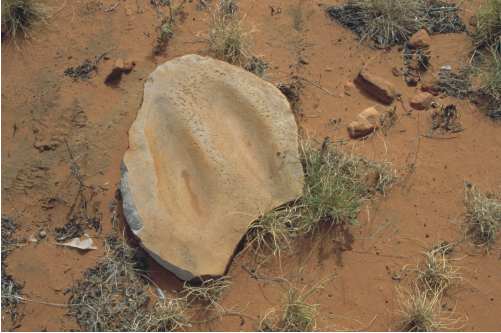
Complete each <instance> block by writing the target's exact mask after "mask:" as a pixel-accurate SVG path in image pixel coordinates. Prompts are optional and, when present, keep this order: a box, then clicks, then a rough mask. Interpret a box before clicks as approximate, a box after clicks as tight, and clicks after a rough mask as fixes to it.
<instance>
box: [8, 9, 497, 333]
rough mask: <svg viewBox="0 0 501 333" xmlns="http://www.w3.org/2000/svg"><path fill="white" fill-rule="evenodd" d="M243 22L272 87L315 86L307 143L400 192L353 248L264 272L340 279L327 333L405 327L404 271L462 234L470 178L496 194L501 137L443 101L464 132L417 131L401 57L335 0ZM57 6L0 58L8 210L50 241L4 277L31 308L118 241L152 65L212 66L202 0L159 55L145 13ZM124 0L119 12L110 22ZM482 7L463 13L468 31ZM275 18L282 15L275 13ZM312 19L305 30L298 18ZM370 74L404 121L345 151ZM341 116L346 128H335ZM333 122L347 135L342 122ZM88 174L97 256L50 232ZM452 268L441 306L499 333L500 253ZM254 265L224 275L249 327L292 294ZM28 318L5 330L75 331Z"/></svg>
mask: <svg viewBox="0 0 501 333" xmlns="http://www.w3.org/2000/svg"><path fill="white" fill-rule="evenodd" d="M240 2H241V13H242V14H243V15H244V25H245V26H246V27H247V28H248V29H249V31H250V38H251V39H252V40H253V52H254V54H256V55H258V56H260V57H263V58H264V59H265V61H266V62H267V63H268V64H269V69H268V71H267V74H266V76H265V79H267V80H269V81H271V82H273V83H275V84H277V83H281V82H282V83H283V82H285V83H286V82H288V81H289V80H290V78H291V76H292V75H299V76H301V77H303V78H305V79H306V81H304V83H305V87H304V89H303V92H302V95H301V101H302V102H301V109H302V113H303V116H302V117H300V118H299V122H300V126H301V127H302V129H303V131H304V133H305V135H307V136H309V137H310V138H316V139H318V140H322V139H323V138H324V137H325V136H329V137H330V138H331V139H332V141H333V142H336V141H340V142H345V145H344V146H343V149H344V150H346V151H352V152H354V153H357V154H361V155H363V156H366V157H367V158H370V159H373V160H378V161H389V162H391V163H392V165H393V167H394V168H395V169H396V170H397V171H398V174H399V176H400V178H399V182H398V183H397V184H396V185H395V186H394V188H393V189H392V190H391V192H390V193H388V195H387V196H386V197H384V198H382V197H381V198H377V199H376V200H375V201H374V202H371V203H369V204H367V205H366V207H364V209H363V210H362V212H361V214H360V217H359V222H360V223H359V224H358V225H356V226H353V227H351V229H350V230H351V234H352V235H353V237H354V243H353V244H352V249H351V250H346V248H345V249H340V246H339V242H340V240H339V239H341V241H342V235H333V236H332V237H323V238H322V237H319V238H315V239H312V240H305V241H304V242H302V244H301V246H299V247H298V249H297V253H295V254H294V255H290V256H287V255H284V256H282V257H281V258H280V260H278V259H276V258H275V259H270V262H268V263H267V264H265V265H264V266H263V267H262V268H261V270H260V272H261V273H262V274H263V275H264V276H267V277H272V276H275V277H277V276H278V277H284V278H287V279H289V280H290V281H294V282H295V283H296V284H298V285H300V286H302V285H304V286H311V285H313V284H315V283H317V282H319V281H321V280H322V279H325V278H327V277H332V278H331V279H330V280H329V282H327V283H326V284H325V286H324V289H322V291H320V292H317V293H315V294H314V295H313V296H312V298H311V299H310V301H311V302H313V303H317V304H319V316H318V322H317V328H318V329H319V330H336V329H348V330H381V331H383V330H389V329H392V328H395V326H394V325H395V323H396V320H397V319H398V289H399V287H403V286H406V285H407V284H408V283H409V282H410V279H408V278H406V276H405V275H403V276H402V277H401V278H399V279H395V274H397V275H398V274H399V272H401V270H402V268H403V267H404V266H406V265H408V266H415V265H416V264H417V263H418V262H419V261H420V260H422V256H421V254H422V252H423V251H425V250H427V249H429V248H431V247H432V246H433V245H436V244H437V243H440V242H441V241H455V240H457V239H460V238H461V237H462V236H463V230H462V227H461V226H462V221H463V214H464V204H463V197H464V192H463V186H464V185H463V184H464V181H465V180H467V181H470V182H472V183H474V184H476V185H477V186H478V187H479V188H480V189H482V190H483V191H496V190H497V191H499V190H500V189H501V177H500V173H499V170H500V166H501V127H500V126H501V125H499V124H496V123H494V122H492V121H491V120H489V119H488V118H487V117H486V116H485V115H483V114H482V113H480V112H478V110H476V108H475V107H474V106H473V105H471V104H470V103H468V102H466V101H460V100H456V99H453V98H444V99H441V100H440V103H443V104H446V103H454V104H456V105H457V107H458V108H459V110H460V111H461V113H462V118H461V121H462V124H463V126H464V128H465V131H463V132H461V133H459V134H456V135H454V137H452V138H449V139H445V140H444V139H430V138H427V137H424V136H422V135H424V134H427V133H428V130H429V128H430V122H431V120H430V111H412V112H407V111H408V110H410V108H409V107H408V106H406V104H407V102H408V100H409V98H411V97H412V96H413V95H414V94H415V92H416V91H417V88H413V87H407V86H406V85H405V83H404V81H403V79H402V77H395V76H394V75H393V74H392V68H393V67H401V66H402V57H401V52H400V51H399V50H398V48H393V49H391V50H376V49H373V48H371V47H369V46H368V45H366V44H360V43H359V42H358V41H357V40H356V37H355V35H353V34H352V33H351V32H350V31H347V30H345V29H344V28H342V27H341V26H339V25H337V24H336V23H334V22H332V21H331V20H330V19H329V18H328V17H327V16H326V15H325V12H324V9H325V7H326V6H328V5H331V4H336V3H339V1H333V0H326V1H323V2H322V3H318V2H316V1H306V0H304V1H295V0H281V1H280V0H270V1H258V0H245V1H244V0H242V1H240ZM46 3H47V5H48V6H49V7H50V8H51V17H50V18H49V19H48V22H47V24H45V25H42V26H39V27H37V28H36V29H34V30H33V32H32V38H31V40H30V41H29V42H22V43H20V44H19V45H18V46H19V47H18V48H16V47H15V46H14V45H13V44H12V43H11V44H7V45H3V47H2V137H1V138H2V209H3V210H2V214H4V215H7V216H9V217H11V218H13V219H14V221H15V222H16V223H17V224H18V225H19V229H18V231H17V234H16V237H18V238H23V237H24V238H26V239H29V238H30V236H32V235H34V234H36V233H38V232H39V231H40V230H45V231H47V232H48V234H49V236H48V237H47V239H45V240H42V241H40V242H38V243H32V242H27V243H25V244H24V245H22V246H21V247H20V248H18V249H16V250H15V251H13V252H12V254H10V256H9V257H8V259H7V265H8V270H9V273H10V274H12V275H13V276H14V278H15V279H16V280H17V281H19V282H21V283H23V284H24V289H23V294H24V295H25V297H27V298H29V299H32V300H39V301H44V302H51V303H61V304H65V303H66V302H67V301H68V297H69V294H67V293H65V289H66V288H70V287H71V286H72V285H73V283H74V282H75V281H76V280H78V279H79V278H80V277H81V276H82V273H83V272H84V271H85V270H86V269H87V268H89V267H91V266H93V265H94V264H95V263H96V260H98V258H99V257H100V256H102V255H103V250H102V248H103V240H104V237H105V235H106V233H107V232H109V231H110V230H111V222H110V221H111V216H110V204H111V203H112V202H113V199H114V197H115V192H116V190H117V188H118V183H119V176H120V174H119V166H120V161H121V158H122V156H123V154H124V152H125V150H126V149H127V145H128V138H127V131H128V128H129V127H130V125H131V123H132V122H133V121H134V119H135V116H136V112H137V110H138V109H139V106H140V104H141V100H142V93H143V84H144V80H145V78H146V77H147V76H148V74H149V73H150V72H151V71H152V70H153V69H154V68H155V67H156V65H157V64H160V63H163V62H164V61H166V60H169V59H172V58H174V57H177V56H180V55H184V54H189V53H198V54H202V55H205V54H207V32H208V21H209V12H208V11H207V10H203V9H200V8H198V1H190V2H188V3H187V5H186V7H185V9H184V12H185V14H186V15H185V18H184V20H183V21H182V22H180V23H179V25H178V27H177V28H176V30H175V36H174V38H173V39H172V40H171V42H170V44H169V46H168V48H167V52H166V53H165V54H163V55H161V56H157V57H153V56H152V55H151V50H152V47H153V44H154V40H155V38H156V36H157V31H156V30H155V29H156V27H157V26H158V25H159V22H160V17H159V16H158V15H157V14H156V13H155V11H154V9H153V7H152V6H151V5H150V3H149V1H146V0H120V1H109V0H102V1H46ZM116 3H118V4H119V5H118V6H117V7H116V8H115V9H114V10H112V11H108V10H107V9H110V8H112V7H113V6H114V5H115V4H116ZM479 3H481V1H466V2H464V4H463V12H462V15H463V16H464V17H465V21H466V22H468V21H467V19H468V17H469V16H471V14H472V10H474V9H475V8H476V7H477V5H478V4H479ZM271 7H273V8H275V9H278V8H280V9H281V11H280V13H279V14H275V15H271V9H270V8H271ZM298 13H302V14H301V15H302V16H301V17H302V21H301V22H302V23H301V24H300V27H299V29H294V27H293V23H294V17H296V19H297V15H298ZM469 47H470V39H469V37H468V36H467V35H466V34H465V33H461V34H445V35H436V36H433V37H432V46H431V53H432V59H431V64H432V68H431V69H430V70H429V72H428V74H427V75H428V76H429V75H432V73H433V72H436V71H437V70H438V69H439V68H440V66H442V65H445V64H450V65H452V66H453V68H459V66H460V64H461V63H464V62H465V61H466V60H467V58H468V52H469ZM105 52H107V57H109V59H106V58H105V59H103V60H102V61H101V62H99V64H98V72H97V73H96V75H95V76H93V77H92V78H91V79H89V80H84V81H82V80H77V81H74V80H73V79H71V78H69V77H67V76H65V75H64V71H65V69H66V68H68V67H70V66H77V65H80V64H81V63H82V62H83V61H84V60H85V59H91V60H92V59H94V58H95V57H97V56H99V55H101V54H103V53H105ZM117 58H124V59H128V60H133V61H135V63H136V67H135V68H134V70H133V71H132V72H131V73H130V74H128V75H126V76H124V78H123V79H122V81H121V82H120V85H119V86H118V87H116V88H112V87H109V86H106V85H105V84H104V80H105V78H106V75H107V74H108V73H109V72H110V70H111V68H112V66H113V62H114V61H115V59H117ZM365 64H370V65H371V67H372V68H373V69H374V70H375V72H376V73H377V74H378V75H380V76H381V77H384V78H385V79H387V80H389V81H390V82H392V83H393V84H394V85H395V86H396V87H397V88H398V90H399V92H400V93H401V94H402V100H403V103H399V102H397V103H396V106H397V112H398V115H399V119H398V122H397V123H396V125H395V126H394V127H393V128H392V129H391V130H390V131H389V133H388V135H386V136H384V135H382V134H381V133H378V134H377V135H375V136H373V137H371V138H370V139H368V140H365V141H358V140H350V139H349V138H348V135H347V132H346V125H347V124H348V123H349V122H350V121H351V120H353V119H354V117H355V116H356V114H358V112H360V111H362V110H363V109H364V108H366V107H369V106H372V105H376V104H377V102H375V101H373V100H371V99H370V98H368V97H367V96H365V95H364V94H363V93H361V92H360V91H358V90H357V89H354V90H352V92H351V94H350V96H348V95H346V94H345V88H344V86H345V83H346V82H347V81H351V80H353V79H354V77H355V76H356V74H357V73H358V71H359V70H360V68H361V67H362V66H363V65H365ZM333 120H338V121H337V122H334V121H333ZM334 123H336V124H334ZM75 165H77V166H78V168H79V173H80V175H81V176H82V179H83V180H84V183H85V185H87V186H91V187H92V190H90V191H91V192H93V198H92V200H91V208H92V209H93V210H94V211H95V213H96V214H97V216H100V217H101V221H102V228H103V230H102V232H101V233H91V234H92V235H93V236H95V237H96V240H97V244H98V246H99V248H100V249H99V250H96V251H90V252H87V253H84V254H81V253H79V252H77V251H75V250H73V249H68V248H62V247H58V246H57V245H55V239H54V234H53V233H54V229H55V228H56V227H61V226H63V225H64V224H65V223H66V222H67V215H68V213H69V210H70V207H71V206H72V204H73V202H74V200H75V197H76V195H77V193H78V191H79V189H80V188H81V187H80V185H79V182H78V180H77V178H76V177H75V176H74V173H73V174H72V172H71V170H72V166H75ZM453 257H454V258H456V259H457V265H458V266H459V267H460V268H461V272H462V274H463V276H464V280H463V281H462V283H461V285H460V286H459V287H457V288H454V289H453V290H451V291H450V292H449V293H448V295H447V297H446V299H445V300H444V302H445V303H446V305H445V306H444V308H445V309H454V310H455V311H456V313H457V314H458V315H460V316H462V317H463V318H464V320H463V322H462V323H463V325H464V326H463V327H462V329H465V330H482V331H495V330H500V329H501V324H500V321H499V313H501V279H500V278H499V277H500V276H501V250H500V248H499V244H498V245H497V246H495V247H494V248H493V249H492V250H491V251H490V252H489V253H485V252H484V251H480V250H478V249H475V248H474V247H473V246H472V245H471V244H468V243H463V244H462V245H460V246H459V247H457V248H456V249H455V250H454V253H453ZM253 259H254V258H253V255H252V253H250V252H249V253H243V254H241V255H239V256H237V257H236V258H235V260H234V261H233V263H232V264H231V266H230V268H229V272H228V274H229V275H230V276H231V277H232V281H233V283H232V286H231V288H230V289H229V290H228V291H227V292H226V294H225V295H224V298H223V300H222V305H223V306H225V307H228V308H235V309H238V310H239V311H242V312H245V313H247V314H248V315H250V316H255V317H257V316H261V317H262V316H263V315H265V314H266V313H267V312H268V311H270V310H271V309H273V308H275V309H276V308H277V307H278V306H279V305H280V303H281V301H282V297H283V291H284V289H283V286H282V285H281V284H279V283H274V282H270V281H269V280H266V279H264V280H263V279H256V278H255V277H253V276H251V275H250V274H249V273H248V268H249V267H251V265H252V263H253ZM150 274H151V276H152V277H153V278H154V280H155V281H156V282H157V283H158V284H159V285H160V286H161V287H163V288H165V289H166V290H171V289H173V288H176V287H178V286H179V281H177V280H176V279H175V278H174V277H173V276H172V275H171V274H169V273H168V272H166V271H163V270H162V269H161V268H159V267H157V266H153V268H152V271H151V272H150ZM19 311H20V313H21V314H22V318H21V319H20V320H19V321H18V322H17V323H16V324H15V325H13V324H12V323H11V322H10V321H9V320H8V318H5V320H4V318H2V324H3V330H10V329H13V328H15V329H16V330H25V331H31V330H45V329H46V330H57V331H60V330H70V329H79V327H78V325H77V324H76V322H75V321H74V319H73V318H72V317H70V316H68V315H66V313H67V309H66V308H64V307H57V306H47V305H43V304H38V303H35V302H27V303H25V304H22V305H21V306H20V307H19ZM196 328H197V329H202V330H253V329H255V323H253V322H252V321H250V320H246V321H242V320H241V319H240V318H238V317H223V318H222V319H221V320H219V321H216V322H212V323H210V324H208V325H204V326H200V327H196Z"/></svg>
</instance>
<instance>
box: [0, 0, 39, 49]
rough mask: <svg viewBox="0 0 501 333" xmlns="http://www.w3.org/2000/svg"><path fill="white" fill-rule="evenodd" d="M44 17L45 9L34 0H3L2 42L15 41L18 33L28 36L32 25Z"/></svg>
mask: <svg viewBox="0 0 501 333" xmlns="http://www.w3.org/2000/svg"><path fill="white" fill-rule="evenodd" d="M46 15H47V14H46V10H45V8H44V7H43V6H42V5H41V4H39V3H38V2H37V1H35V0H3V1H2V40H3V39H4V38H7V37H9V38H12V39H16V36H17V34H18V33H23V34H24V36H28V35H29V29H30V28H31V26H32V24H33V23H34V22H35V21H38V20H43V19H44V18H45V17H46Z"/></svg>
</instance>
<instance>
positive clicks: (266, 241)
mask: <svg viewBox="0 0 501 333" xmlns="http://www.w3.org/2000/svg"><path fill="white" fill-rule="evenodd" d="M301 152H302V161H303V168H304V172H305V188H304V194H303V196H302V197H301V198H300V199H298V200H296V201H294V202H292V203H290V204H289V205H286V206H284V207H282V208H280V209H278V210H274V211H272V212H270V213H268V214H266V215H264V216H263V217H261V218H260V219H259V220H257V221H256V222H255V223H253V224H252V226H251V228H250V232H249V234H248V240H249V241H250V242H251V243H253V244H255V245H257V248H258V249H264V248H268V249H272V251H273V252H274V253H278V252H280V250H281V249H284V248H287V247H288V246H289V245H290V241H291V239H293V238H295V237H297V236H301V235H306V234H309V233H312V232H314V231H316V230H318V227H319V226H320V225H321V224H324V223H325V224H353V223H356V221H357V216H358V213H359V211H360V208H361V206H362V203H363V202H364V201H365V200H367V199H370V198H372V197H373V195H374V194H375V193H377V192H379V193H381V194H384V193H385V191H386V189H387V188H388V187H389V186H390V185H391V183H392V182H393V181H394V179H395V176H394V174H393V172H392V171H391V170H390V168H389V167H388V165H386V164H381V163H376V162H371V161H368V160H366V159H364V158H361V157H355V156H351V155H348V154H345V153H342V152H340V151H338V150H336V149H335V148H332V147H330V146H329V145H328V142H327V141H325V142H324V144H323V145H322V148H321V149H320V150H318V149H314V148H313V147H311V146H310V145H309V144H307V145H304V146H302V149H301Z"/></svg>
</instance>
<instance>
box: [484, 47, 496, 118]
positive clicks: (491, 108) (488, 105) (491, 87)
mask: <svg viewBox="0 0 501 333" xmlns="http://www.w3.org/2000/svg"><path fill="white" fill-rule="evenodd" d="M480 75H481V81H482V86H481V88H480V94H481V95H482V96H483V97H484V99H485V109H486V113H487V115H488V116H489V117H491V118H492V119H501V51H495V50H492V51H491V56H490V58H489V59H488V60H487V65H486V66H485V67H484V69H483V70H482V71H481V74H480Z"/></svg>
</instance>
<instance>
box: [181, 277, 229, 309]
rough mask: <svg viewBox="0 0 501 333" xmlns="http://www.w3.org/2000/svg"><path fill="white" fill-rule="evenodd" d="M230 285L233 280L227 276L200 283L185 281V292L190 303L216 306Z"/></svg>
mask: <svg viewBox="0 0 501 333" xmlns="http://www.w3.org/2000/svg"><path fill="white" fill-rule="evenodd" d="M230 285H231V281H230V279H229V277H227V276H223V277H220V278H211V279H207V280H203V281H201V282H200V283H199V284H198V285H195V284H193V283H188V282H185V284H184V286H183V294H184V296H185V297H186V299H187V300H188V302H189V303H190V304H191V303H197V302H198V303H203V304H204V305H208V306H214V305H217V303H218V301H219V299H220V298H221V296H222V295H223V292H224V291H225V290H226V289H227V288H228V287H229V286H230Z"/></svg>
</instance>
